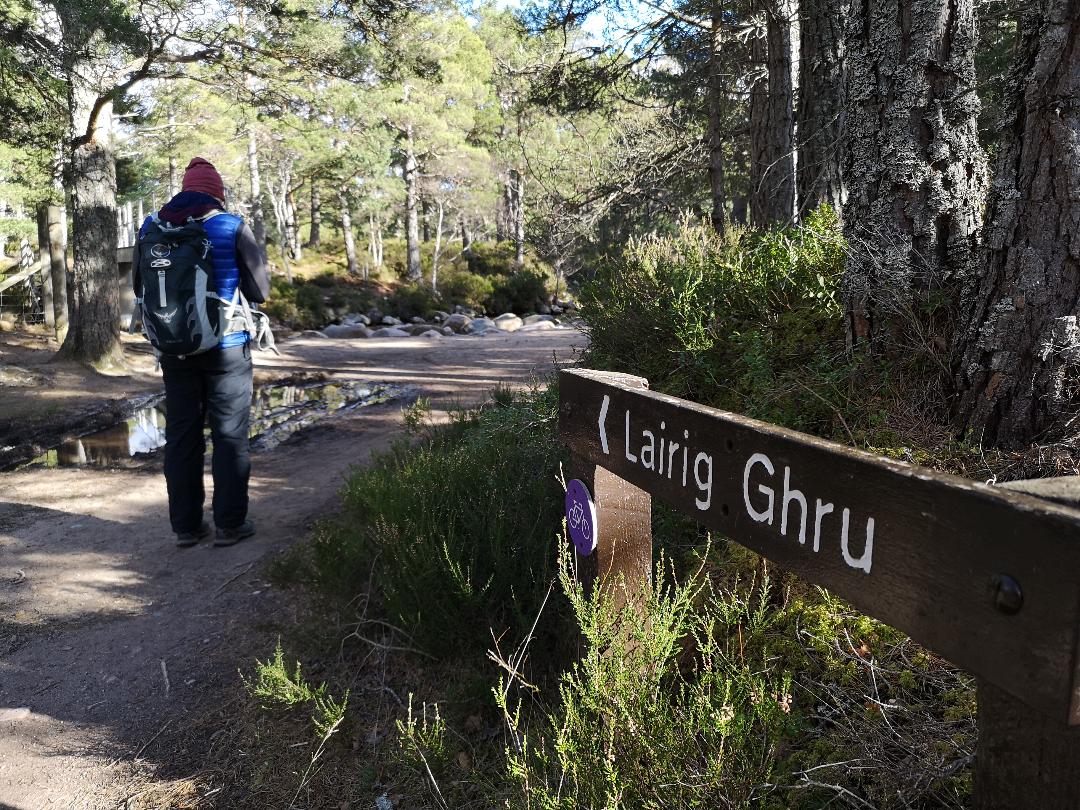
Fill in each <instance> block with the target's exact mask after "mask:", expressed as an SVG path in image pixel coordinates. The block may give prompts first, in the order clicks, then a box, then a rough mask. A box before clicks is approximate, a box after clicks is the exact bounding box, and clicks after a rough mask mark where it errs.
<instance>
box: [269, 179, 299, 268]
mask: <svg viewBox="0 0 1080 810" xmlns="http://www.w3.org/2000/svg"><path fill="white" fill-rule="evenodd" d="M277 175H278V176H277V180H276V181H275V180H274V178H273V176H271V177H270V179H269V180H267V181H266V186H267V188H266V190H267V192H269V194H270V206H271V208H272V209H273V212H274V225H275V226H276V229H277V244H278V251H279V253H280V254H281V263H282V264H283V265H284V266H285V278H286V279H288V282H289V283H290V284H292V283H293V275H292V264H291V263H290V261H289V234H290V233H291V228H290V226H289V210H288V209H289V205H288V193H289V185H290V183H292V161H291V160H286V161H285V162H284V163H283V164H281V165H280V166H279V167H278V171H277ZM279 184H280V185H279Z"/></svg>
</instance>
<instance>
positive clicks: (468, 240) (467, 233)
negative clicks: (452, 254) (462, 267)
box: [458, 217, 476, 272]
mask: <svg viewBox="0 0 1080 810" xmlns="http://www.w3.org/2000/svg"><path fill="white" fill-rule="evenodd" d="M458 221H459V223H460V225H461V255H462V256H464V257H465V264H466V266H467V267H468V268H469V270H470V272H471V271H473V270H474V266H475V264H476V256H475V254H474V253H473V249H472V244H473V233H472V229H471V228H470V227H469V223H468V221H467V220H466V219H465V217H460V218H459V220H458Z"/></svg>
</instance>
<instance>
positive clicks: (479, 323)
mask: <svg viewBox="0 0 1080 810" xmlns="http://www.w3.org/2000/svg"><path fill="white" fill-rule="evenodd" d="M497 328H498V327H497V326H495V321H493V320H491V318H473V320H472V323H470V324H469V326H468V328H467V329H466V330H465V331H466V332H468V333H469V334H480V333H483V332H486V331H488V330H489V329H497Z"/></svg>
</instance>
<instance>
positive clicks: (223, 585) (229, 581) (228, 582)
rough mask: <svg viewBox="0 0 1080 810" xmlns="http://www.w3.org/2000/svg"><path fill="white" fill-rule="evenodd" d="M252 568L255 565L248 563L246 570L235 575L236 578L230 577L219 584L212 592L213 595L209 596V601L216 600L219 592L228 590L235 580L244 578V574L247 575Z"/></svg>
mask: <svg viewBox="0 0 1080 810" xmlns="http://www.w3.org/2000/svg"><path fill="white" fill-rule="evenodd" d="M254 567H255V563H249V564H248V567H247V568H245V569H244V570H243V571H241V572H240V573H239V574H237V575H236V576H232V577H229V578H228V579H227V580H225V581H224V582H222V583H221V584H220V585H219V586H218V589H217V590H216V591H214V595H213V596H211V597H210V598H211V599H215V598H217V596H218V595H219V594H220V593H221V592H222V591H223V590H225V589H226V588H228V587H229V586H230V585H232V584H233V583H234V582H236V580H238V579H240V577H242V576H244V574H246V573H247V572H248V571H250V570H251V569H252V568H254Z"/></svg>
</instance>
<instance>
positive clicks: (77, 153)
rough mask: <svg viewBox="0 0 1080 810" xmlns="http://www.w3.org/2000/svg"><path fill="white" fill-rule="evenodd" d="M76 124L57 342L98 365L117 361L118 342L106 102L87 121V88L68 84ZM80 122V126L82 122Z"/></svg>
mask: <svg viewBox="0 0 1080 810" xmlns="http://www.w3.org/2000/svg"><path fill="white" fill-rule="evenodd" d="M72 95H73V97H74V102H73V109H74V110H75V111H76V113H77V114H76V116H75V121H76V122H77V124H79V126H76V127H75V131H76V132H84V133H86V134H85V135H82V136H81V137H76V138H75V140H74V141H73V143H72V147H71V163H70V166H71V190H72V201H73V214H74V221H73V230H72V235H73V239H72V247H73V250H74V266H73V268H72V280H73V282H74V287H73V289H72V295H71V299H72V304H73V308H72V311H71V312H70V317H71V324H70V328H69V330H68V333H67V337H66V339H65V340H64V344H63V346H62V347H61V349H60V351H61V354H62V355H63V356H65V357H68V358H71V359H73V360H77V361H79V362H82V363H88V364H91V365H94V366H96V367H98V368H102V367H118V366H121V365H122V364H123V353H122V351H121V347H120V299H119V293H120V288H119V271H118V270H117V266H116V161H115V157H114V155H113V144H112V131H111V130H112V104H111V103H110V102H107V103H105V104H104V105H103V106H102V107H101V109H100V110H98V112H97V115H96V118H95V119H94V120H91V109H92V104H93V101H94V100H96V99H95V98H93V93H92V92H88V91H85V90H81V89H79V88H78V87H76V88H75V89H73V91H72ZM83 122H86V123H85V126H82V123H83Z"/></svg>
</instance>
